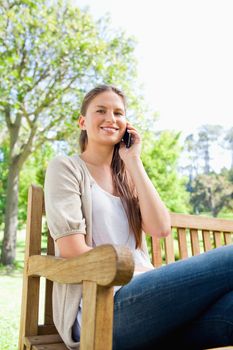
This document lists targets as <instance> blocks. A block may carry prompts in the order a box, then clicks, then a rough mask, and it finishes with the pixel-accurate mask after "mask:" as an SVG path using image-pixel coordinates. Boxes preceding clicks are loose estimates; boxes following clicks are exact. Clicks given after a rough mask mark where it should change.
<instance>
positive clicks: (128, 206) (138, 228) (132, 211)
mask: <svg viewBox="0 0 233 350" xmlns="http://www.w3.org/2000/svg"><path fill="white" fill-rule="evenodd" d="M106 91H113V92H114V93H115V94H117V95H119V96H120V97H121V98H122V101H123V103H124V107H125V109H126V97H125V95H124V93H123V92H122V91H121V90H119V89H118V88H116V87H114V86H112V85H98V86H96V87H95V88H94V89H92V90H91V91H89V92H88V93H87V94H86V95H85V97H84V99H83V102H82V106H81V114H82V115H83V116H85V115H86V112H87V108H88V106H89V104H90V103H91V101H92V100H93V99H94V98H95V97H96V96H97V95H99V94H101V93H102V92H106ZM87 143H88V137H87V132H86V130H81V133H80V137H79V145H80V149H81V152H84V151H85V149H86V147H87ZM119 145H120V144H119V143H118V144H116V145H115V146H114V151H113V156H112V162H111V169H112V177H113V186H114V190H115V193H116V194H117V195H119V197H120V198H121V201H122V204H123V206H124V208H125V211H126V214H127V217H128V221H129V226H130V228H131V229H132V231H133V233H134V235H135V240H136V248H138V247H141V244H142V217H141V212H140V207H139V201H138V196H137V193H136V189H135V186H134V184H133V182H132V181H131V179H130V177H129V175H128V174H127V171H126V169H125V165H124V162H123V160H122V159H121V157H120V155H119Z"/></svg>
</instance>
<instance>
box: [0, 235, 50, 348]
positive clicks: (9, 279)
mask: <svg viewBox="0 0 233 350" xmlns="http://www.w3.org/2000/svg"><path fill="white" fill-rule="evenodd" d="M2 236H3V233H2V232H0V241H2ZM24 246H25V230H22V231H20V232H18V235H17V247H16V262H15V263H14V265H13V266H12V267H5V266H0V350H17V349H18V336H19V324H20V312H21V297H22V282H23V278H22V277H23V266H24ZM41 289H42V290H44V279H42V278H41ZM41 295H43V293H41ZM43 309H44V308H43V300H42V298H41V300H40V310H43ZM42 319H43V314H42V313H41V314H40V315H39V320H40V323H42Z"/></svg>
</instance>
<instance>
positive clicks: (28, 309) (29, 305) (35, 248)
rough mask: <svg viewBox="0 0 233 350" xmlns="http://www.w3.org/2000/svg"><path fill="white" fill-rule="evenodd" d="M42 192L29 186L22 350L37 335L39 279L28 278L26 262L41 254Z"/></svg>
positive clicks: (20, 342)
mask: <svg viewBox="0 0 233 350" xmlns="http://www.w3.org/2000/svg"><path fill="white" fill-rule="evenodd" d="M42 207H43V191H42V190H41V188H38V187H37V186H31V187H30V188H29V192H28V210H27V228H26V243H25V260H24V274H23V292H22V303H21V319H20V331H19V349H20V350H23V349H24V344H23V339H24V336H27V335H37V331H38V314H39V284H40V279H39V277H37V278H31V277H28V274H27V261H28V259H29V257H30V256H31V255H34V254H40V252H41V224H42V222H41V221H42Z"/></svg>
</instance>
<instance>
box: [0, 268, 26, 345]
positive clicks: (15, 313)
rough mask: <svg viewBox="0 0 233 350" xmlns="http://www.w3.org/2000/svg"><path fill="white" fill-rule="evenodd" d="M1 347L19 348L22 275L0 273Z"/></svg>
mask: <svg viewBox="0 0 233 350" xmlns="http://www.w3.org/2000/svg"><path fill="white" fill-rule="evenodd" d="M0 285H1V288H0V310H1V311H0V330H1V332H0V334H1V335H0V349H1V350H17V349H18V332H19V319H20V306H21V292H22V275H21V274H17V273H14V274H12V275H9V276H7V275H5V276H4V275H0Z"/></svg>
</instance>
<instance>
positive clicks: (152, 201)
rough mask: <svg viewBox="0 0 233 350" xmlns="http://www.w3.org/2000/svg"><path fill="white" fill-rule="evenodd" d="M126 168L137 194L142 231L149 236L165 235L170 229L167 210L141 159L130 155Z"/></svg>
mask: <svg viewBox="0 0 233 350" xmlns="http://www.w3.org/2000/svg"><path fill="white" fill-rule="evenodd" d="M126 168H127V170H128V172H129V174H130V176H131V178H132V180H133V182H134V185H135V187H136V191H137V194H138V198H139V205H140V210H141V215H142V228H143V231H144V232H146V233H148V234H150V235H151V236H158V237H161V236H167V235H168V234H169V233H170V231H171V222H170V215H169V211H168V210H167V208H166V206H165V205H164V203H163V202H162V200H161V199H160V196H159V194H158V192H157V191H156V189H155V187H154V185H153V184H152V182H151V180H150V178H149V177H148V175H147V173H146V171H145V169H144V166H143V164H142V160H141V159H140V158H139V157H132V158H130V159H128V160H127V163H126Z"/></svg>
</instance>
